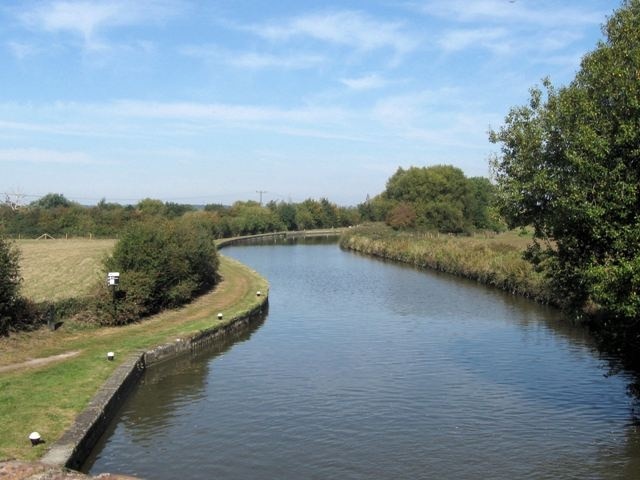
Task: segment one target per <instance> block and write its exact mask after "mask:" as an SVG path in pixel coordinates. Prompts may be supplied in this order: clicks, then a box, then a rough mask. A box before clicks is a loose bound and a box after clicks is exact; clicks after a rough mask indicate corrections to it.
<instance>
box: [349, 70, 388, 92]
mask: <svg viewBox="0 0 640 480" xmlns="http://www.w3.org/2000/svg"><path fill="white" fill-rule="evenodd" d="M340 82H342V83H343V84H344V85H346V86H347V87H349V88H350V89H352V90H373V89H376V88H382V87H385V86H386V85H387V84H388V83H389V82H388V81H387V80H385V79H384V78H382V77H381V76H380V75H377V74H375V73H372V74H369V75H364V76H362V77H356V78H342V79H341V80H340Z"/></svg>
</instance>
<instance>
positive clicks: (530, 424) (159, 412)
mask: <svg viewBox="0 0 640 480" xmlns="http://www.w3.org/2000/svg"><path fill="white" fill-rule="evenodd" d="M224 254H225V255H229V256H232V257H235V258H237V259H239V260H241V261H242V262H244V263H246V264H248V265H250V266H251V267H252V268H254V269H256V270H257V271H259V272H260V273H261V274H262V275H264V276H266V277H267V278H268V279H269V281H270V284H271V288H270V309H269V315H268V318H266V320H265V322H264V323H263V324H262V325H258V326H256V327H255V328H254V329H253V331H252V332H248V333H247V334H245V335H243V336H242V337H240V338H238V339H237V341H236V342H235V343H233V344H232V343H229V344H227V345H223V346H221V347H220V348H218V349H217V350H216V351H207V352H201V353H199V354H198V355H197V356H194V357H191V358H183V359H180V360H179V361H176V362H174V363H172V364H170V366H166V365H163V366H162V368H161V369H160V368H157V369H150V370H149V371H148V372H147V373H146V374H145V377H144V379H143V381H142V382H141V384H140V386H139V387H138V388H137V390H136V391H135V393H134V394H133V395H132V396H131V398H130V400H129V401H128V402H127V404H126V405H125V406H124V407H123V408H122V411H121V414H120V417H119V419H118V420H117V421H116V422H115V423H114V425H113V426H112V428H111V430H110V431H109V432H108V433H107V434H106V435H105V437H104V439H103V442H102V444H101V445H100V446H99V447H98V448H97V449H96V452H95V454H94V457H92V458H91V459H90V461H89V462H88V464H87V466H86V469H87V470H88V471H90V473H92V474H97V473H100V472H107V471H109V472H125V473H129V474H132V475H138V476H141V477H146V478H153V479H176V478H186V479H211V478H217V479H277V478H298V479H302V478H308V479H312V478H317V479H333V478H340V479H382V478H384V479H413V478H425V479H426V478H430V479H485V478H496V479H517V478H532V479H545V478H548V479H559V478H580V479H584V478H594V479H597V478H603V479H609V478H611V479H614V478H615V479H618V478H623V479H624V478H628V479H637V478H640V436H639V433H638V429H637V427H635V426H634V424H633V413H634V407H635V403H636V402H635V401H634V400H633V399H632V398H631V397H630V396H628V395H627V393H626V387H627V384H628V382H629V380H630V377H628V376H627V375H626V374H624V373H622V374H618V375H613V376H608V375H607V373H608V364H607V362H606V360H605V359H602V358H601V357H599V356H598V354H597V352H595V351H594V349H593V347H592V345H591V344H590V342H589V340H588V338H586V336H585V335H584V333H583V332H582V331H581V330H580V329H572V328H571V327H569V326H567V325H566V323H564V322H562V319H561V318H560V315H559V314H558V313H557V312H555V311H553V310H551V309H545V308H543V307H540V306H537V305H535V304H532V303H530V302H528V301H525V300H522V299H517V298H514V297H512V296H509V295H505V294H503V293H500V292H496V291H493V290H490V289H486V288H484V287H481V286H477V285H475V284H474V283H471V282H467V281H461V280H458V279H453V278H451V277H448V276H444V275H438V274H433V273H428V272H419V271H416V270H413V269H410V268H406V267H403V266H399V265H395V264H389V263H383V262H381V261H378V260H372V259H368V258H364V257H361V256H357V255H355V254H352V253H346V252H342V251H341V250H340V249H339V248H338V247H337V246H336V245H294V246H280V245H272V246H251V247H230V248H227V249H225V250H224Z"/></svg>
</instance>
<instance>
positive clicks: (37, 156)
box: [0, 148, 95, 164]
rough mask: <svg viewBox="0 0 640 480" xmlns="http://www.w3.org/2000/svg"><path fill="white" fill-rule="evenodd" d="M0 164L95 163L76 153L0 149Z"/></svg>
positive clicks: (32, 149)
mask: <svg viewBox="0 0 640 480" xmlns="http://www.w3.org/2000/svg"><path fill="white" fill-rule="evenodd" d="M0 162H28V163H62V164H90V163H95V161H94V160H93V159H92V158H91V157H90V156H89V155H87V154H86V153H84V152H78V151H61V150H46V149H40V148H9V149H0Z"/></svg>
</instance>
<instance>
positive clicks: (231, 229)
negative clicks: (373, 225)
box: [0, 165, 501, 238]
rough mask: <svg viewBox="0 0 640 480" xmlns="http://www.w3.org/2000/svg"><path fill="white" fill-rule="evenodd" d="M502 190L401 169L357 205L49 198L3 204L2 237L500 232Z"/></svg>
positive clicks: (443, 171)
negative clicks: (382, 226)
mask: <svg viewBox="0 0 640 480" xmlns="http://www.w3.org/2000/svg"><path fill="white" fill-rule="evenodd" d="M493 191H494V187H493V185H492V184H491V182H490V181H489V180H488V179H486V178H480V177H476V178H467V177H465V175H464V173H463V172H462V170H460V169H458V168H455V167H453V166H445V165H437V166H433V167H411V168H409V169H408V170H404V169H402V168H399V169H398V171H397V172H396V173H395V174H394V175H393V176H392V177H391V178H390V179H389V181H388V182H387V188H386V190H385V191H384V192H383V193H381V194H380V195H377V196H375V197H374V198H373V199H369V198H367V200H366V201H365V202H363V203H361V204H359V205H357V206H350V207H344V206H338V205H336V204H335V203H333V202H330V201H329V200H328V199H326V198H321V199H320V200H315V199H311V198H309V199H306V200H304V201H303V202H299V203H293V202H284V201H280V202H276V201H271V202H268V203H267V204H265V205H262V204H260V203H258V202H255V201H238V202H235V203H234V204H232V205H222V204H207V205H204V206H200V207H197V206H194V205H188V204H179V203H174V202H163V201H161V200H157V199H151V198H146V199H143V200H141V201H140V202H138V203H137V204H135V205H121V204H119V203H109V202H107V201H106V200H104V199H103V200H101V201H100V202H98V204H97V205H94V206H86V205H81V204H79V203H77V202H73V201H71V200H69V199H67V198H66V197H65V196H64V195H63V194H60V193H49V194H47V195H45V196H43V197H42V198H40V199H38V200H35V201H33V202H31V203H30V204H29V205H26V206H24V207H21V208H15V206H14V205H10V204H9V203H8V202H7V203H4V204H0V235H4V236H11V237H18V236H21V237H26V238H37V237H39V236H40V235H43V234H48V235H51V236H53V237H56V238H57V237H61V236H75V237H86V236H90V235H91V236H95V237H117V236H118V235H119V234H120V233H121V232H122V231H124V229H125V228H126V227H127V226H129V225H130V224H133V223H138V222H141V221H146V220H148V219H169V220H171V219H176V218H182V217H187V218H191V219H192V220H193V221H196V222H199V223H200V224H202V225H205V226H207V228H208V229H209V230H210V232H211V234H212V235H213V237H214V238H226V237H233V236H239V235H253V234H260V233H268V232H275V231H296V230H311V229H321V228H338V227H348V226H353V225H357V224H359V223H361V222H363V221H384V222H386V223H387V224H388V225H390V226H392V227H393V228H398V229H412V228H421V229H430V230H438V231H442V232H447V233H469V232H471V231H473V230H475V229H494V230H496V229H500V228H501V224H500V222H499V221H497V220H496V219H495V215H494V214H492V210H491V203H492V201H493Z"/></svg>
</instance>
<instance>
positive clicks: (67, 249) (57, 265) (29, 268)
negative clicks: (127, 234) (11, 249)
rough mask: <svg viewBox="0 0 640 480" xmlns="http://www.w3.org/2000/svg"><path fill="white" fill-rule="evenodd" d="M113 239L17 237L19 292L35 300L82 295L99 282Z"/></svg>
mask: <svg viewBox="0 0 640 480" xmlns="http://www.w3.org/2000/svg"><path fill="white" fill-rule="evenodd" d="M115 242H116V241H115V240H89V239H72V240H19V241H17V242H16V244H17V246H18V248H19V249H20V252H21V260H20V268H21V273H22V277H23V280H24V281H23V284H22V294H23V295H24V296H25V297H27V298H29V299H31V300H34V301H36V302H40V301H44V300H48V301H55V300H60V299H63V298H71V297H82V296H84V295H86V294H88V293H89V292H90V290H91V288H92V287H93V286H94V285H95V284H96V282H99V281H100V279H101V274H102V260H103V258H104V257H105V256H106V255H107V254H108V253H109V252H110V251H111V250H112V249H113V246H114V245H115Z"/></svg>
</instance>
